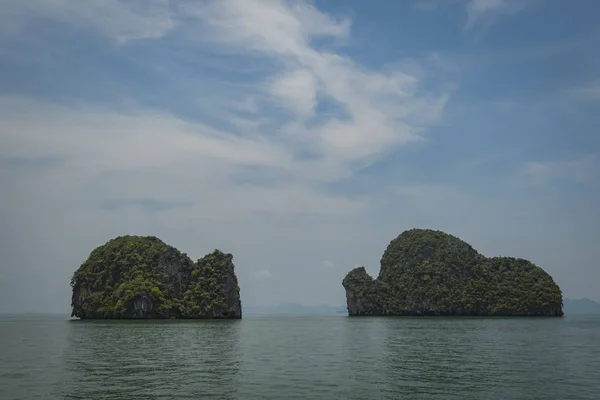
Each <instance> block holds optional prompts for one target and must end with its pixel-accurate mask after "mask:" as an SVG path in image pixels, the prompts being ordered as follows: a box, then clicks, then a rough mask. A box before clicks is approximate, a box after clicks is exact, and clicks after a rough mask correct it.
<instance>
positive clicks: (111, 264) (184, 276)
mask: <svg viewBox="0 0 600 400" xmlns="http://www.w3.org/2000/svg"><path fill="white" fill-rule="evenodd" d="M71 286H72V287H73V295H72V300H71V306H72V314H71V315H72V316H74V317H78V318H82V319H86V318H87V319H89V318H125V319H133V318H241V317H242V306H241V300H240V294H239V292H240V289H239V285H238V281H237V277H236V275H235V267H234V264H233V256H232V255H231V254H225V253H222V252H221V251H219V250H215V251H214V252H213V253H211V254H208V255H206V256H205V257H203V258H202V259H200V260H198V262H196V263H194V262H192V260H191V259H190V258H189V257H188V256H187V255H186V254H184V253H180V252H179V251H178V250H177V249H175V248H173V247H171V246H168V245H166V244H165V243H164V242H162V241H160V240H159V239H157V238H155V237H140V236H122V237H118V238H115V239H112V240H110V241H109V242H107V243H106V244H105V245H103V246H100V247H98V248H96V249H95V250H94V251H92V252H91V254H90V256H89V257H88V259H87V260H86V261H85V262H84V263H83V264H82V265H81V266H80V267H79V269H78V270H77V271H76V272H75V274H74V275H73V278H72V280H71Z"/></svg>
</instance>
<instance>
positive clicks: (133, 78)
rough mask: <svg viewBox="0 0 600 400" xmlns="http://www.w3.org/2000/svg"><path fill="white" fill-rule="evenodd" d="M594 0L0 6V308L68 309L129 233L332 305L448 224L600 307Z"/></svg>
mask: <svg viewBox="0 0 600 400" xmlns="http://www.w3.org/2000/svg"><path fill="white" fill-rule="evenodd" d="M599 12H600V3H598V2H596V1H593V0H589V1H586V0H578V1H575V2H564V1H560V0H546V1H544V0H447V1H441V0H440V1H435V0H415V1H408V0H407V1H383V0H381V1H377V2H366V1H359V0H355V1H346V2H340V1H333V0H314V1H300V0H298V1H275V0H264V1H259V0H223V1H185V0H171V1H159V0H152V1H144V2H142V1H141V0H128V1H126V0H120V1H117V0H114V1H110V0H96V1H92V0H90V1H86V2H81V1H76V0H52V1H42V0H31V1H27V2H23V1H18V0H7V1H3V2H2V3H0V57H1V59H2V62H1V63H0V184H1V187H2V188H3V190H2V194H0V196H2V202H1V204H0V218H1V221H3V223H2V224H1V225H2V226H1V227H0V239H1V240H0V254H1V256H0V257H1V258H0V312H4V311H10V310H13V311H25V310H38V311H63V310H66V311H68V307H69V297H70V293H69V289H70V288H69V286H68V283H69V279H70V276H71V274H72V272H73V271H74V270H75V269H76V268H77V267H78V265H79V264H80V263H81V262H83V261H84V259H85V258H86V257H87V254H88V253H89V252H90V251H91V250H92V249H93V248H94V247H96V246H98V245H100V244H102V243H104V242H106V241H107V240H109V239H110V238H112V237H115V236H119V235H122V234H127V233H130V234H142V235H145V234H150V235H156V236H158V237H160V238H162V239H163V240H165V241H166V242H168V243H170V244H172V245H174V246H176V247H178V248H180V249H181V250H182V251H185V252H187V253H188V254H190V255H191V256H193V257H201V256H203V255H204V254H207V253H209V252H210V251H212V250H213V249H214V248H219V249H221V250H223V251H229V252H232V253H233V254H234V262H235V264H236V271H237V274H238V276H239V278H240V281H241V287H242V298H243V300H244V303H245V304H247V305H269V304H277V303H279V302H285V301H293V302H299V303H304V304H320V303H329V304H343V303H344V301H345V297H344V293H343V288H342V287H341V279H342V278H343V276H344V275H345V273H346V272H347V271H348V270H349V269H351V268H352V267H353V266H354V265H365V266H366V267H367V269H368V270H369V271H370V272H371V273H373V274H376V273H377V271H378V264H379V259H380V257H381V254H382V252H383V251H384V250H385V247H386V246H387V244H388V243H389V241H390V240H391V239H392V238H394V237H395V236H396V235H398V234H399V233H400V232H402V231H403V230H405V229H410V228H413V227H422V228H434V229H441V230H444V231H446V232H449V233H452V234H455V235H457V236H459V237H461V238H462V239H464V240H466V241H468V242H469V243H471V244H472V245H473V246H474V247H475V248H477V249H478V250H480V251H481V252H482V253H484V254H486V255H489V256H492V255H511V256H516V257H523V258H527V259H530V260H532V261H533V262H535V263H536V264H538V265H540V266H542V267H543V268H544V269H546V270H547V271H548V272H550V273H551V274H552V275H553V276H554V278H555V280H556V281H557V282H558V283H559V285H561V287H562V289H563V292H564V294H565V295H566V296H569V297H579V296H587V297H591V298H594V299H600V286H599V285H598V282H600V272H598V271H599V270H598V265H597V260H598V259H600V250H599V249H598V246H597V245H596V243H595V241H596V238H597V237H599V235H598V234H599V233H600V232H599V228H598V226H600V217H598V213H597V210H596V209H597V204H598V203H599V200H600V191H599V185H598V176H599V175H598V173H599V172H600V171H599V161H600V160H599V159H598V156H599V155H598V151H599V149H600V139H599V135H598V132H599V128H600V118H598V112H599V111H600V51H598V49H600V28H599V27H598V24H597V15H598V13H599Z"/></svg>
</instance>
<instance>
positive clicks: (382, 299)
mask: <svg viewBox="0 0 600 400" xmlns="http://www.w3.org/2000/svg"><path fill="white" fill-rule="evenodd" d="M342 285H343V286H344V288H345V289H346V301H347V307H348V314H349V315H350V316H363V315H382V316H383V315H388V316H401V315H472V316H557V317H559V316H562V315H563V310H562V307H563V299H562V292H561V290H560V288H559V287H558V285H556V283H555V282H554V280H553V279H552V277H551V276H550V275H548V274H547V273H546V272H545V271H544V270H543V269H541V268H540V267H538V266H536V265H534V264H533V263H531V262H529V261H527V260H523V259H518V258H511V257H492V258H487V257H485V256H483V255H481V254H479V253H478V252H477V251H476V250H475V249H473V248H472V247H471V246H470V245H469V244H468V243H465V242H464V241H462V240H460V239H458V238H457V237H455V236H452V235H449V234H447V233H444V232H440V231H435V230H430V229H411V230H408V231H405V232H403V233H401V234H400V235H399V236H398V237H397V238H396V239H394V240H392V241H391V243H390V244H389V246H388V247H387V249H386V251H385V252H384V254H383V257H382V258H381V270H380V272H379V276H378V277H377V279H373V278H371V277H370V276H369V275H368V274H367V272H366V270H365V268H364V267H359V268H355V269H354V270H352V271H350V272H349V273H348V274H347V275H346V277H345V278H344V280H343V282H342Z"/></svg>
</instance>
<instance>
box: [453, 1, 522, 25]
mask: <svg viewBox="0 0 600 400" xmlns="http://www.w3.org/2000/svg"><path fill="white" fill-rule="evenodd" d="M532 3H533V1H532V0H469V2H468V3H467V8H466V10H467V23H466V26H465V29H472V28H474V27H475V26H477V25H487V26H488V27H489V25H491V24H492V23H494V22H495V21H496V20H497V19H498V18H499V17H501V16H503V15H510V14H515V13H517V12H520V11H522V10H524V9H526V8H528V7H530V6H531V4H532Z"/></svg>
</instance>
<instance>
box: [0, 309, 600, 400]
mask: <svg viewBox="0 0 600 400" xmlns="http://www.w3.org/2000/svg"><path fill="white" fill-rule="evenodd" d="M0 399H2V400H9V399H86V400H88V399H94V400H101V399H243V400H251V399H336V400H338V399H463V400H467V399H494V400H498V399H502V400H504V399H561V400H563V399H570V400H575V399H595V400H597V399H600V316H566V317H564V318H539V319H536V318H531V319H530V318H444V317H438V318H435V317H433V318H423V317H421V318H419V317H413V318H410V317H405V318H349V317H347V316H345V315H343V314H341V315H339V314H338V315H331V316H282V315H277V316H252V315H245V316H244V319H242V320H237V321H130V322H126V321H77V320H69V319H68V317H60V316H51V317H48V316H43V317H33V316H5V317H0Z"/></svg>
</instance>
